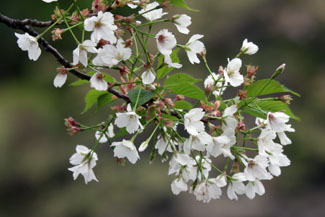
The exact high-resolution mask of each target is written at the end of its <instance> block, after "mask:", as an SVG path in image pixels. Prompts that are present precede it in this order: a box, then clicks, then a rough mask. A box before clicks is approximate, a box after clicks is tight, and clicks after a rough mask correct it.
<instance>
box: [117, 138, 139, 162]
mask: <svg viewBox="0 0 325 217" xmlns="http://www.w3.org/2000/svg"><path fill="white" fill-rule="evenodd" d="M111 146H112V147H115V148H114V157H118V158H125V157H126V158H127V159H128V160H129V161H130V162H131V163H132V164H135V163H136V162H137V160H138V159H140V156H139V153H138V151H137V148H136V147H135V145H134V144H133V142H132V141H129V140H125V139H123V141H122V142H113V143H112V145H111Z"/></svg>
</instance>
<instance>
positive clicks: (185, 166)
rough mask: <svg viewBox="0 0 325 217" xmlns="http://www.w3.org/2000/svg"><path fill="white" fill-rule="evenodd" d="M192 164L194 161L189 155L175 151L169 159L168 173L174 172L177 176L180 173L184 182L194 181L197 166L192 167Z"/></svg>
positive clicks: (194, 163)
mask: <svg viewBox="0 0 325 217" xmlns="http://www.w3.org/2000/svg"><path fill="white" fill-rule="evenodd" d="M194 165H196V162H195V160H194V159H193V158H191V157H190V156H189V155H187V154H181V153H177V154H176V155H174V156H173V158H172V159H171V160H170V161H169V170H168V175H171V174H174V173H175V174H176V175H177V176H178V175H179V174H181V175H182V178H183V179H184V181H185V182H188V181H189V180H192V181H194V180H195V179H196V174H197V167H194Z"/></svg>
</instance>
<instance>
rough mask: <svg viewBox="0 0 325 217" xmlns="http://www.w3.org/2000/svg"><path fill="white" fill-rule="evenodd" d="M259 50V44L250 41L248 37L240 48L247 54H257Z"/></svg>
mask: <svg viewBox="0 0 325 217" xmlns="http://www.w3.org/2000/svg"><path fill="white" fill-rule="evenodd" d="M257 51H258V46H257V45H256V44H254V43H253V42H248V40H247V39H245V40H244V41H243V45H242V47H241V49H240V52H242V53H243V54H247V55H253V54H256V53H257Z"/></svg>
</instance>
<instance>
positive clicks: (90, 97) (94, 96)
mask: <svg viewBox="0 0 325 217" xmlns="http://www.w3.org/2000/svg"><path fill="white" fill-rule="evenodd" d="M106 93H107V91H98V90H90V91H89V92H88V93H87V95H86V97H85V102H86V106H85V109H84V110H83V112H82V113H85V112H87V111H88V110H89V109H91V107H93V105H95V104H96V103H97V100H98V98H99V97H100V96H101V95H104V94H106Z"/></svg>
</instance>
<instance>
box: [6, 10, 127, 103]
mask: <svg viewBox="0 0 325 217" xmlns="http://www.w3.org/2000/svg"><path fill="white" fill-rule="evenodd" d="M51 22H52V21H51ZM0 23H4V24H6V25H7V26H8V27H10V28H13V29H19V30H22V31H24V32H27V33H28V34H30V35H31V36H34V37H36V36H37V35H38V33H37V32H36V31H35V30H33V29H32V28H31V27H29V26H28V25H27V24H28V23H29V24H31V25H33V24H34V26H37V25H39V26H40V25H43V24H45V23H47V22H41V21H36V20H29V19H24V20H18V19H12V18H9V17H7V16H5V15H3V14H2V13H0ZM43 27H44V26H43ZM38 42H39V44H40V45H41V46H43V47H44V49H45V50H46V51H47V52H49V53H51V54H52V55H53V56H54V57H55V58H56V60H57V61H58V62H59V63H60V64H61V65H62V66H64V67H65V68H72V65H71V64H70V63H69V61H68V60H67V59H65V58H64V57H63V56H62V54H60V53H59V51H58V50H57V49H55V48H54V47H53V46H52V45H51V44H50V43H49V42H48V41H47V40H45V39H44V38H43V37H41V38H40V39H39V40H38ZM69 72H70V73H71V74H73V75H75V76H76V77H78V78H80V79H82V80H90V76H89V75H86V74H84V73H82V72H80V71H79V70H76V69H72V70H69ZM107 91H108V92H110V93H112V94H113V95H115V96H117V97H118V98H121V99H124V100H125V101H126V102H130V98H129V96H128V95H126V94H123V93H120V92H119V91H117V90H115V89H114V88H113V86H111V87H109V88H108V90H107Z"/></svg>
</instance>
